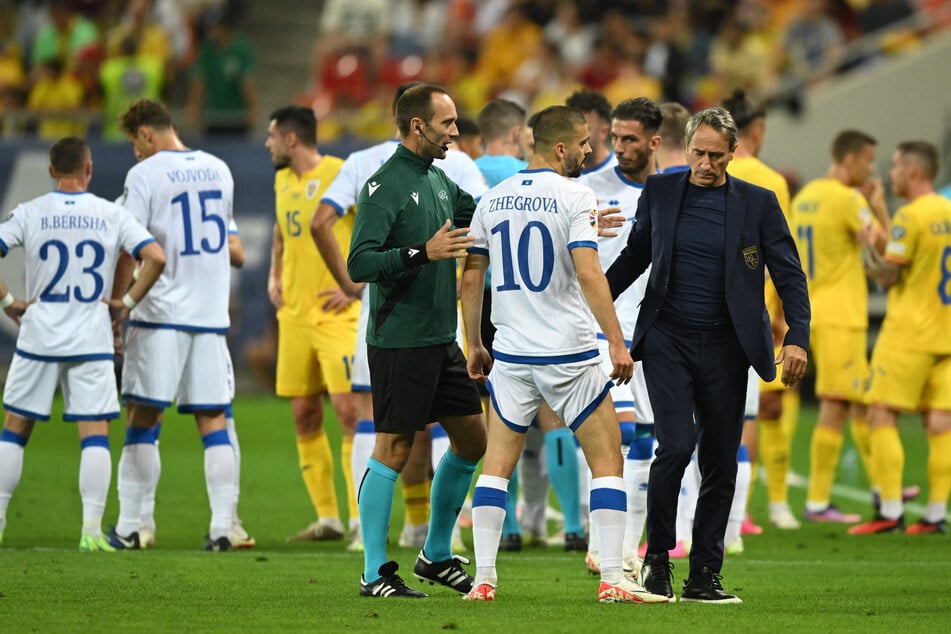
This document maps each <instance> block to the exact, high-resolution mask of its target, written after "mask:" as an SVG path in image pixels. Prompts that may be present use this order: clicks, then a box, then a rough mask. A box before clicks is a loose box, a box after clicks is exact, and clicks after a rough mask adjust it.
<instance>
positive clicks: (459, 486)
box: [413, 342, 486, 594]
mask: <svg viewBox="0 0 951 634" xmlns="http://www.w3.org/2000/svg"><path fill="white" fill-rule="evenodd" d="M432 348H433V350H431V351H427V354H433V355H438V357H437V359H438V360H439V367H440V374H439V377H438V383H437V388H436V391H435V393H434V395H433V400H432V409H431V412H430V417H431V418H432V419H434V420H439V421H440V422H441V424H442V426H443V428H445V430H446V433H447V434H448V435H449V442H450V447H449V451H447V452H446V455H445V456H443V458H442V460H440V461H439V467H438V468H437V469H436V472H435V473H434V474H433V484H432V491H431V494H430V515H429V534H428V535H427V536H426V545H425V546H424V547H423V549H422V550H421V551H420V553H419V557H417V559H416V566H415V567H414V568H413V572H414V573H415V574H416V577H417V578H419V579H426V580H429V581H430V582H433V581H436V582H438V583H442V584H443V585H446V586H449V587H450V588H452V589H454V590H456V591H457V592H460V593H462V594H468V592H469V590H471V589H472V577H470V576H469V575H468V574H467V573H466V572H465V571H464V570H463V569H462V567H461V566H460V565H459V561H458V560H457V559H456V558H454V557H453V556H452V532H453V528H454V526H455V525H456V520H457V519H458V517H459V511H460V510H461V509H462V505H463V504H464V503H465V499H466V495H467V494H468V493H469V486H470V485H471V484H472V476H473V474H474V473H475V470H476V466H477V465H478V463H479V460H481V459H482V456H483V454H484V453H485V443H486V429H485V418H484V417H483V415H482V401H481V399H480V398H479V392H478V390H477V389H476V387H475V384H474V383H473V382H472V380H471V379H470V378H469V373H468V371H467V370H466V359H465V357H464V356H463V355H462V351H461V350H460V349H459V346H458V345H457V344H456V343H455V342H453V343H450V344H448V345H445V346H432Z"/></svg>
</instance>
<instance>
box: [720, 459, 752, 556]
mask: <svg viewBox="0 0 951 634" xmlns="http://www.w3.org/2000/svg"><path fill="white" fill-rule="evenodd" d="M741 452H742V453H743V454H744V455H745V451H743V450H742V449H741ZM752 480H753V471H752V469H751V468H750V459H749V455H746V460H743V459H742V457H741V458H740V460H739V462H737V465H736V489H734V491H733V504H731V505H730V519H729V520H728V521H727V523H726V535H724V537H723V545H724V546H727V547H729V546H731V545H732V544H735V543H736V541H737V540H738V539H739V538H740V529H741V528H742V526H743V519H744V518H745V517H746V497H747V495H748V494H749V491H750V484H751V483H752Z"/></svg>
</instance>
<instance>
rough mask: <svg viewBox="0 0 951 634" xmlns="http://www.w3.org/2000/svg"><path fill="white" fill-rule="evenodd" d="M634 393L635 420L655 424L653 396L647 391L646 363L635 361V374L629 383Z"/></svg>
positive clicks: (642, 423) (640, 422)
mask: <svg viewBox="0 0 951 634" xmlns="http://www.w3.org/2000/svg"><path fill="white" fill-rule="evenodd" d="M627 387H628V389H630V390H631V394H633V395H634V422H636V423H639V424H641V425H653V424H654V408H653V407H651V398H650V395H648V393H647V379H646V378H645V377H644V364H643V363H641V362H640V361H635V362H634V376H633V377H632V378H631V382H630V383H628V384H627Z"/></svg>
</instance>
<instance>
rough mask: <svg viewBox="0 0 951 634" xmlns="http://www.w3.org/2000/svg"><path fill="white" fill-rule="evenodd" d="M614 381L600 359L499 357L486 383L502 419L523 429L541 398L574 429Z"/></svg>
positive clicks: (608, 391)
mask: <svg viewBox="0 0 951 634" xmlns="http://www.w3.org/2000/svg"><path fill="white" fill-rule="evenodd" d="M611 385H612V383H611V382H610V381H608V377H607V376H606V375H605V374H604V371H603V370H602V369H601V365H600V362H599V361H598V360H597V359H590V360H587V361H579V362H576V363H559V364H552V365H528V364H522V363H506V362H504V361H499V360H496V361H495V364H494V365H493V366H492V371H491V372H490V373H489V381H488V384H487V385H486V387H487V388H488V390H489V395H490V396H491V398H492V407H493V408H495V411H496V412H497V413H498V415H499V417H500V418H501V419H502V422H504V423H505V424H506V425H508V426H509V427H510V428H511V429H512V430H513V431H517V432H521V433H524V432H525V431H526V430H527V429H528V427H529V426H530V425H531V424H532V419H533V418H534V417H535V412H536V411H538V408H539V406H540V405H541V404H542V402H546V403H548V405H549V407H551V409H552V411H554V412H555V414H557V415H558V417H559V418H560V419H561V420H563V421H565V424H566V425H568V427H569V428H571V430H572V431H575V430H576V429H577V428H578V426H579V425H581V423H583V422H584V421H585V419H587V418H588V415H589V414H591V412H592V411H594V409H595V408H596V407H597V406H598V405H599V404H600V403H601V401H603V400H604V399H605V398H606V397H607V395H608V394H609V393H610V390H611Z"/></svg>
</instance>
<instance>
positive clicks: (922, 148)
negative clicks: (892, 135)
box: [897, 141, 941, 182]
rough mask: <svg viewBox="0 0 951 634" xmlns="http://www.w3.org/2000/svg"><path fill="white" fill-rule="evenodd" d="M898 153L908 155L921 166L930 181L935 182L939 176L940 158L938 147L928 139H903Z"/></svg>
mask: <svg viewBox="0 0 951 634" xmlns="http://www.w3.org/2000/svg"><path fill="white" fill-rule="evenodd" d="M897 149H898V153H899V154H901V155H902V156H906V157H908V158H910V159H912V160H913V161H915V162H916V163H918V166H919V167H921V170H922V172H924V174H925V176H926V177H927V178H928V180H929V181H932V182H934V179H935V178H937V177H938V168H939V167H940V165H941V164H940V160H939V158H938V148H936V147H935V146H934V145H933V144H932V143H928V142H927V141H903V142H901V143H899V144H898V148H897Z"/></svg>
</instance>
